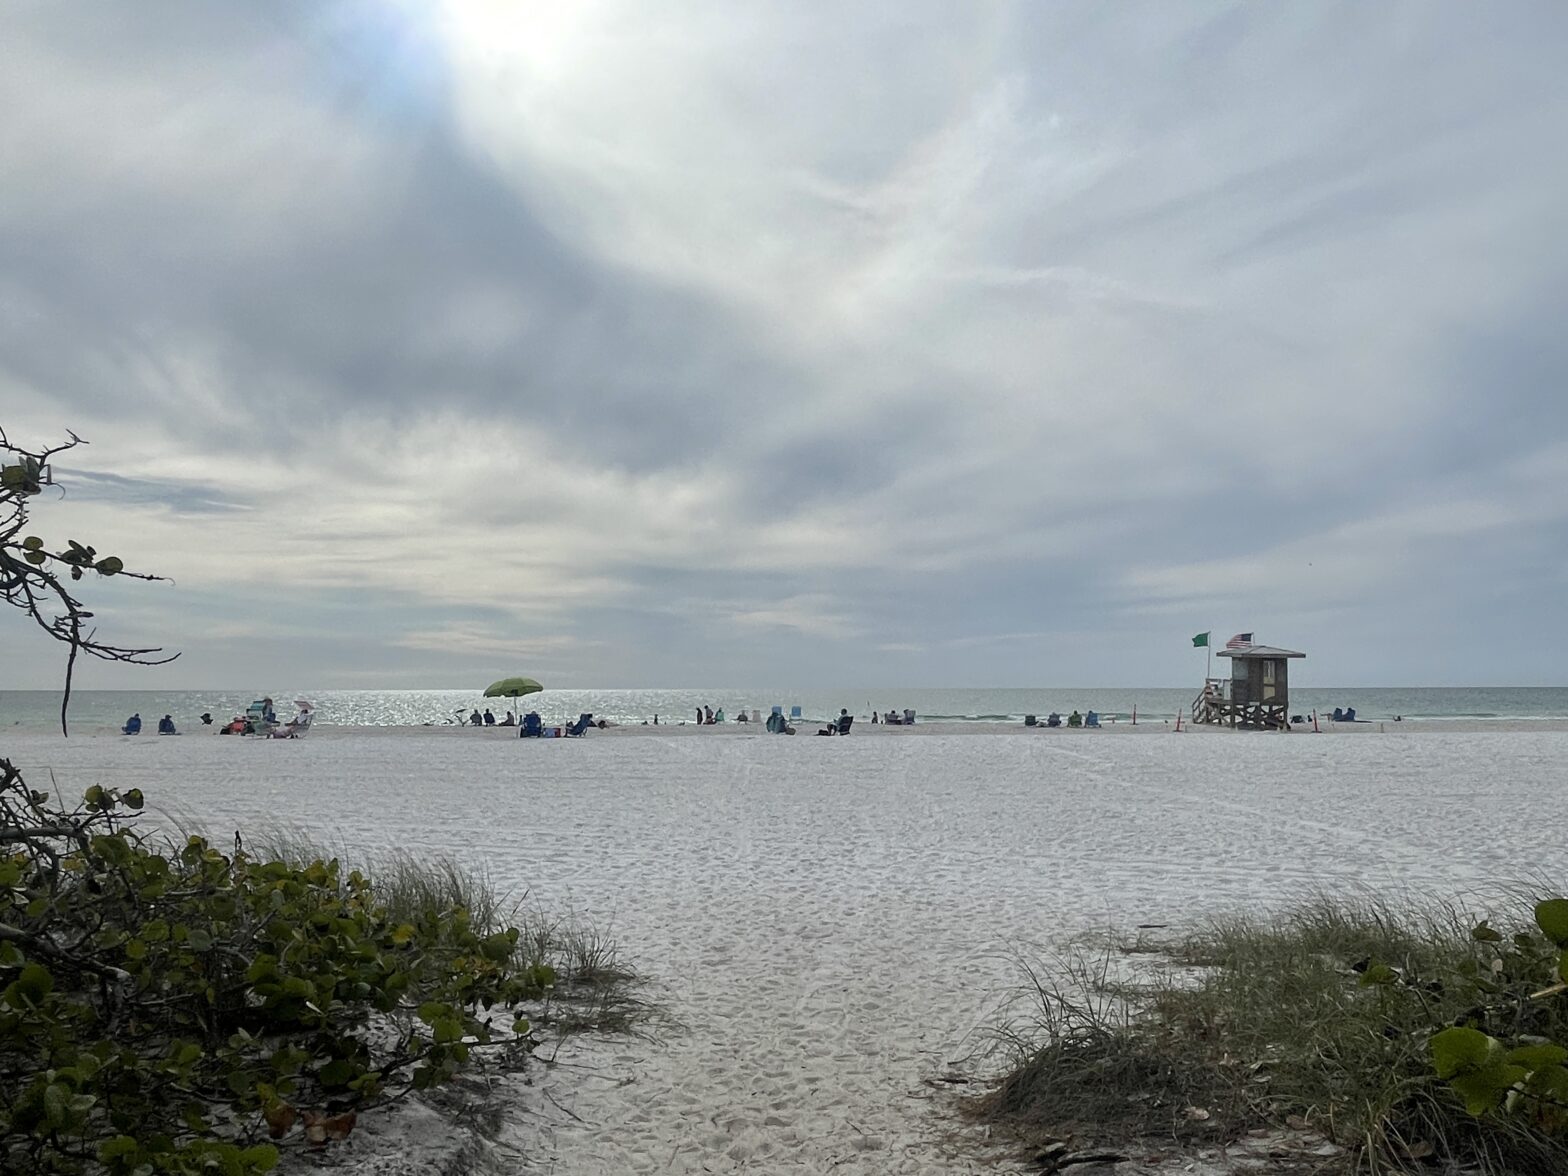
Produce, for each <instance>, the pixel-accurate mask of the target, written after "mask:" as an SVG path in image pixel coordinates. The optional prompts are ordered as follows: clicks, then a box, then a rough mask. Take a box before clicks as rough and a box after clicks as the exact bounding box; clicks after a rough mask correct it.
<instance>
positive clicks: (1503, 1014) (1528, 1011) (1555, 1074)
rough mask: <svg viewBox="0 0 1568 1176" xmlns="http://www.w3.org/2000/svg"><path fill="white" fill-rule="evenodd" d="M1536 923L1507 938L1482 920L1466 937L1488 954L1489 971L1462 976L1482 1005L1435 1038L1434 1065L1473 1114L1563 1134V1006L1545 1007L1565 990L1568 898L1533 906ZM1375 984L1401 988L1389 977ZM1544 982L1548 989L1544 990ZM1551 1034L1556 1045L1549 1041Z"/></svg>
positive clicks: (1566, 1127)
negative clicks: (1497, 1115)
mask: <svg viewBox="0 0 1568 1176" xmlns="http://www.w3.org/2000/svg"><path fill="white" fill-rule="evenodd" d="M1535 925H1536V927H1537V928H1538V929H1539V931H1540V934H1539V935H1534V934H1531V933H1529V932H1520V933H1519V934H1516V935H1514V936H1512V937H1511V938H1507V939H1505V938H1504V936H1503V935H1502V933H1501V932H1499V931H1497V930H1496V929H1494V928H1493V927H1491V926H1490V925H1488V924H1487V923H1484V922H1483V923H1481V924H1480V925H1479V926H1477V927H1476V928H1475V930H1474V931H1473V932H1471V935H1472V936H1473V938H1474V939H1475V940H1476V942H1478V943H1482V944H1486V945H1487V946H1488V948H1489V951H1490V959H1489V960H1488V962H1487V965H1486V967H1484V968H1479V967H1478V968H1473V969H1470V970H1469V971H1468V973H1467V976H1468V979H1469V983H1470V987H1471V990H1472V991H1473V992H1474V993H1475V994H1476V995H1477V996H1478V997H1479V998H1480V999H1479V1000H1478V1002H1477V1004H1476V1005H1475V1006H1474V1007H1473V1008H1471V1009H1468V1010H1467V1011H1466V1012H1465V1014H1464V1015H1463V1017H1462V1018H1461V1019H1460V1022H1459V1023H1458V1024H1455V1025H1450V1026H1449V1027H1448V1028H1446V1029H1443V1030H1442V1031H1441V1032H1439V1033H1436V1034H1434V1035H1433V1037H1432V1064H1433V1066H1434V1067H1435V1068H1436V1070H1437V1074H1438V1077H1440V1078H1442V1079H1444V1080H1445V1081H1447V1083H1448V1084H1449V1086H1451V1087H1452V1088H1453V1090H1454V1092H1455V1093H1456V1094H1458V1095H1459V1097H1460V1098H1461V1099H1463V1100H1464V1104H1465V1109H1466V1110H1468V1111H1469V1112H1470V1113H1471V1114H1472V1115H1476V1116H1482V1115H1486V1114H1488V1113H1490V1112H1495V1111H1498V1110H1503V1111H1506V1112H1508V1113H1510V1114H1513V1115H1517V1116H1519V1117H1521V1118H1523V1119H1525V1120H1526V1121H1528V1122H1529V1123H1530V1124H1531V1125H1532V1126H1533V1127H1535V1128H1537V1129H1539V1130H1541V1131H1543V1132H1546V1133H1548V1134H1551V1135H1563V1134H1565V1133H1568V1066H1565V1063H1568V1048H1564V1047H1563V1046H1562V1045H1561V1044H1560V1039H1561V1033H1560V1029H1561V1010H1560V1006H1558V1007H1553V1006H1548V1005H1545V1004H1543V1003H1542V1002H1544V1001H1548V1000H1552V999H1553V998H1555V997H1558V996H1560V995H1561V994H1562V993H1564V992H1568V899H1561V898H1549V899H1546V900H1545V901H1544V902H1539V903H1537V904H1536V906H1535ZM1385 971H1386V970H1385ZM1548 978H1549V979H1548ZM1377 979H1378V982H1380V983H1383V984H1397V983H1401V982H1403V978H1402V977H1400V976H1398V975H1397V974H1394V973H1392V972H1390V973H1389V974H1387V975H1379V976H1378V978H1377ZM1543 979H1547V986H1546V987H1544V988H1541V987H1540V985H1541V983H1542V981H1543ZM1554 1030H1557V1031H1559V1032H1558V1034H1557V1036H1558V1037H1559V1040H1555V1041H1554V1040H1553V1039H1552V1037H1551V1036H1549V1034H1551V1033H1553V1031H1554Z"/></svg>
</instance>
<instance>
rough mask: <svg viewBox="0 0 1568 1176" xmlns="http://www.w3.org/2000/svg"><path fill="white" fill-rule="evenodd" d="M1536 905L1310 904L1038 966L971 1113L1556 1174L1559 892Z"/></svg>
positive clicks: (1104, 1136)
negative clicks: (1289, 1142) (1521, 917)
mask: <svg viewBox="0 0 1568 1176" xmlns="http://www.w3.org/2000/svg"><path fill="white" fill-rule="evenodd" d="M1508 906H1509V907H1510V908H1514V907H1516V906H1523V907H1524V908H1525V910H1528V909H1529V907H1528V905H1527V904H1523V903H1520V902H1519V900H1517V899H1510V900H1509V901H1508ZM1521 914H1523V911H1521ZM1534 914H1535V920H1534V922H1535V926H1534V927H1530V928H1528V929H1526V928H1523V927H1521V928H1520V929H1518V930H1517V931H1514V930H1512V929H1511V928H1510V930H1509V931H1508V932H1505V931H1502V930H1498V929H1496V928H1494V926H1493V925H1492V923H1490V922H1484V921H1483V922H1481V923H1480V924H1479V925H1477V924H1476V922H1475V918H1474V917H1473V916H1470V915H1467V914H1466V913H1465V912H1463V911H1461V910H1458V909H1457V908H1444V907H1437V908H1436V909H1435V910H1433V909H1431V908H1426V909H1416V908H1411V907H1406V906H1400V905H1397V904H1392V903H1386V902H1379V901H1375V900H1341V899H1322V900H1319V901H1315V902H1309V903H1306V904H1304V905H1302V906H1299V907H1296V908H1294V909H1292V910H1289V911H1286V912H1283V913H1282V914H1280V915H1277V916H1273V917H1268V916H1257V917H1243V918H1232V919H1224V920H1217V921H1215V922H1213V923H1210V924H1209V925H1207V926H1206V927H1204V928H1202V929H1200V930H1199V931H1198V932H1196V933H1195V934H1192V935H1189V936H1187V937H1185V938H1182V939H1180V940H1177V941H1174V942H1165V943H1159V944H1139V945H1131V946H1132V947H1135V948H1136V953H1135V954H1134V953H1133V952H1132V951H1129V953H1128V954H1123V953H1121V952H1117V951H1115V950H1112V951H1109V952H1106V953H1105V954H1102V955H1100V956H1098V957H1093V958H1091V957H1084V956H1078V957H1071V956H1070V957H1068V959H1067V960H1065V961H1063V968H1062V969H1061V970H1054V969H1053V970H1052V971H1050V972H1048V971H1046V970H1045V969H1041V968H1035V969H1032V970H1031V972H1030V980H1031V991H1030V992H1029V994H1028V995H1029V1000H1028V1002H1027V1006H1026V1007H1027V1008H1028V1009H1029V1010H1030V1011H1029V1013H1028V1015H1027V1017H1026V1018H1024V1019H1022V1020H1017V1019H1015V1020H1014V1021H1013V1022H1012V1023H1011V1025H1010V1026H1008V1027H1006V1029H1005V1030H1004V1032H1003V1039H1004V1042H1005V1043H1006V1045H1007V1046H1008V1047H1009V1048H1010V1049H1011V1050H1013V1051H1014V1056H1013V1059H1012V1062H1013V1064H1012V1066H1011V1067H1010V1069H1009V1071H1008V1072H1007V1074H1006V1075H1005V1076H1004V1077H1003V1078H1002V1080H1001V1081H1000V1082H999V1083H998V1084H997V1085H996V1086H995V1088H994V1089H992V1090H990V1091H989V1092H988V1093H987V1094H986V1095H985V1096H984V1097H983V1098H980V1099H977V1100H975V1101H974V1103H973V1104H972V1108H971V1109H972V1110H973V1111H974V1112H975V1113H976V1114H977V1115H979V1116H981V1117H983V1118H985V1119H988V1120H992V1121H995V1122H997V1123H998V1124H1000V1125H1002V1126H1005V1127H1007V1128H1009V1129H1011V1130H1012V1131H1014V1132H1015V1133H1017V1134H1018V1135H1019V1136H1020V1137H1021V1138H1022V1139H1024V1140H1026V1141H1028V1142H1033V1143H1039V1142H1040V1141H1042V1140H1045V1139H1048V1138H1051V1137H1063V1136H1072V1137H1074V1138H1076V1139H1078V1140H1080V1141H1092V1142H1112V1143H1126V1142H1128V1141H1131V1140H1148V1141H1157V1140H1158V1141H1167V1142H1175V1143H1178V1144H1180V1145H1185V1146H1208V1145H1214V1144H1217V1143H1221V1142H1224V1141H1227V1140H1236V1139H1244V1138H1245V1137H1246V1136H1247V1134H1248V1133H1249V1132H1254V1131H1265V1132H1271V1133H1279V1134H1280V1136H1281V1137H1282V1138H1287V1139H1288V1138H1289V1137H1291V1136H1295V1137H1298V1138H1301V1139H1302V1140H1303V1144H1302V1155H1303V1157H1304V1162H1310V1164H1311V1165H1313V1170H1315V1171H1319V1172H1330V1171H1333V1172H1366V1173H1389V1172H1407V1171H1417V1170H1422V1169H1424V1168H1426V1167H1428V1166H1430V1165H1432V1164H1439V1163H1444V1164H1448V1165H1450V1166H1451V1167H1458V1168H1460V1169H1463V1170H1465V1171H1469V1172H1474V1173H1484V1174H1488V1176H1504V1174H1507V1176H1522V1174H1529V1176H1533V1174H1535V1173H1546V1172H1568V1048H1564V1045H1565V1044H1568V1000H1563V999H1557V998H1558V997H1560V996H1561V995H1562V994H1563V993H1565V992H1568V978H1565V976H1568V963H1565V955H1568V901H1564V900H1561V899H1551V900H1548V901H1546V902H1543V903H1539V904H1536V905H1535V907H1534ZM1514 919H1515V916H1514V915H1513V914H1512V910H1511V909H1510V913H1509V914H1508V916H1507V919H1506V920H1503V919H1499V920H1498V926H1499V927H1507V926H1508V924H1509V923H1511V922H1513V921H1514ZM1134 959H1136V960H1138V961H1141V963H1139V964H1134V963H1132V962H1131V961H1132V960H1134ZM1316 1136H1321V1137H1324V1138H1326V1139H1327V1140H1329V1141H1332V1142H1333V1143H1334V1144H1337V1145H1339V1147H1340V1148H1341V1149H1342V1150H1341V1151H1339V1152H1337V1153H1336V1154H1335V1155H1333V1156H1320V1155H1317V1154H1315V1153H1313V1152H1312V1151H1311V1147H1312V1146H1313V1144H1312V1141H1313V1139H1314V1137H1316Z"/></svg>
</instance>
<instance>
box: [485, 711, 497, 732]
mask: <svg viewBox="0 0 1568 1176" xmlns="http://www.w3.org/2000/svg"><path fill="white" fill-rule="evenodd" d="M485 726H487V727H493V726H495V715H493V714H491V713H490V708H489V707H485Z"/></svg>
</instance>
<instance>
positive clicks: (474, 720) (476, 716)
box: [458, 707, 485, 727]
mask: <svg viewBox="0 0 1568 1176" xmlns="http://www.w3.org/2000/svg"><path fill="white" fill-rule="evenodd" d="M458 713H459V714H461V713H462V712H461V711H459V712H458ZM484 722H485V717H484V715H482V714H480V713H479V708H478V707H475V708H474V713H473V714H471V715H469V716H468V725H469V726H470V727H482V726H484Z"/></svg>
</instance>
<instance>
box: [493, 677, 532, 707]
mask: <svg viewBox="0 0 1568 1176" xmlns="http://www.w3.org/2000/svg"><path fill="white" fill-rule="evenodd" d="M543 689H544V687H543V686H541V685H539V683H538V682H536V681H534V680H533V679H532V678H502V679H501V680H500V681H499V682H492V683H490V685H489V686H487V687H485V697H486V698H510V699H511V700H512V705H513V706H516V705H517V700H518V699H519V698H521V697H522V696H523V695H525V694H538V693H539V691H541V690H543Z"/></svg>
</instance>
